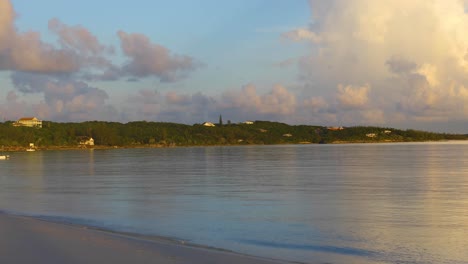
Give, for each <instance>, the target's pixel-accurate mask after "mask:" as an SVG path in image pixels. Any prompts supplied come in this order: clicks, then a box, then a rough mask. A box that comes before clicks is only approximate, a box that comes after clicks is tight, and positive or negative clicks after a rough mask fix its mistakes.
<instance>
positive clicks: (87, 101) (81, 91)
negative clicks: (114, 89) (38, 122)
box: [11, 72, 116, 121]
mask: <svg viewBox="0 0 468 264" xmlns="http://www.w3.org/2000/svg"><path fill="white" fill-rule="evenodd" d="M11 78H12V82H13V84H14V86H15V88H16V89H18V90H19V91H21V92H22V93H36V94H42V95H43V98H44V101H42V102H41V103H39V104H32V107H33V108H34V109H35V113H38V116H39V117H41V118H44V119H48V120H57V121H70V120H73V121H84V120H95V119H107V120H112V119H115V118H116V117H115V116H113V114H115V111H114V109H113V108H112V107H110V106H108V105H106V104H105V102H106V100H107V99H108V95H107V93H106V92H105V91H104V90H101V89H98V88H94V87H90V86H88V84H86V83H84V82H79V81H74V80H72V79H68V78H66V77H57V78H53V77H51V76H44V75H40V74H34V73H23V72H16V73H13V74H12V76H11Z"/></svg>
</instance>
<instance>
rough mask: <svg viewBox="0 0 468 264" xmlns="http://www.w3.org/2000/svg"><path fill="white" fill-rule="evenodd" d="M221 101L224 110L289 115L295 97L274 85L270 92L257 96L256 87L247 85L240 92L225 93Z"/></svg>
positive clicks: (293, 107) (294, 102)
mask: <svg viewBox="0 0 468 264" xmlns="http://www.w3.org/2000/svg"><path fill="white" fill-rule="evenodd" d="M223 100H224V104H225V107H226V108H234V109H239V110H241V111H245V112H252V113H260V114H269V115H290V114H293V113H294V111H295V109H296V96H295V95H294V94H292V93H291V92H289V91H288V90H287V89H286V88H285V87H284V86H281V85H276V86H274V87H273V89H272V90H271V91H270V92H268V93H266V94H263V95H259V94H258V93H257V89H256V87H255V86H254V85H252V84H249V85H246V86H244V87H243V88H242V90H240V91H228V92H225V93H224V94H223Z"/></svg>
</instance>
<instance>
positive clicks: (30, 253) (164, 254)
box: [0, 213, 284, 264]
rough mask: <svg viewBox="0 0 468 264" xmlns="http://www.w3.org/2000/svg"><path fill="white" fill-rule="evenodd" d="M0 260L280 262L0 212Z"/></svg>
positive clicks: (22, 262)
mask: <svg viewBox="0 0 468 264" xmlns="http://www.w3.org/2000/svg"><path fill="white" fill-rule="evenodd" d="M0 263H5V264H8V263H15V264H25V263H49V264H50V263H70V264H72V263H73V264H80V263H113V264H118V263H132V264H138V263H158V264H165V263H190V264H197V263H200V264H202V263H203V264H209V263H223V264H229V263H243V264H250V263H252V264H253V263H256V264H278V263H284V262H280V261H274V260H268V259H261V258H256V257H251V256H245V255H241V254H236V253H232V252H225V251H219V250H215V249H208V248H203V247H196V246H190V245H184V244H182V243H179V242H175V241H170V240H167V241H166V240H164V239H159V240H158V239H154V238H151V239H148V238H145V237H139V236H130V235H126V234H118V233H113V232H107V231H102V230H96V229H91V228H88V227H85V226H74V225H67V224H61V223H52V222H48V221H44V220H40V219H35V218H32V217H23V216H14V215H8V214H3V213H0Z"/></svg>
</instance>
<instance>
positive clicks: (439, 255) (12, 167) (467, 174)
mask: <svg viewBox="0 0 468 264" xmlns="http://www.w3.org/2000/svg"><path fill="white" fill-rule="evenodd" d="M10 156H11V158H10V160H6V161H0V210H4V211H10V212H17V213H22V214H32V215H41V216H47V217H52V218H53V219H55V220H63V221H71V222H74V223H78V224H87V225H92V226H98V227H105V228H109V229H114V230H119V231H126V232H134V233H141V234H146V235H161V236H168V237H174V238H179V239H184V240H187V241H190V242H192V243H197V244H202V245H207V246H214V247H218V248H225V249H230V250H234V251H238V252H243V253H247V254H253V255H258V256H266V257H272V258H279V259H286V260H289V261H301V262H305V263H322V262H327V263H468V144H467V143H463V142H450V143H419V144H372V145H367V144H357V145H291V146H251V147H250V146H249V147H207V148H203V147H200V148H169V149H125V150H94V151H93V150H81V151H37V152H34V153H27V152H24V153H11V155H10Z"/></svg>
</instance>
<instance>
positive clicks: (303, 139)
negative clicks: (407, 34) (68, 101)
mask: <svg viewBox="0 0 468 264" xmlns="http://www.w3.org/2000/svg"><path fill="white" fill-rule="evenodd" d="M12 124H13V122H11V121H7V122H4V123H0V146H3V147H24V146H28V145H29V143H34V144H35V145H36V146H39V147H53V146H55V147H57V146H64V147H75V146H77V145H79V143H80V141H81V140H82V139H83V138H93V139H94V142H95V144H96V145H101V146H120V147H131V146H136V147H138V146H201V145H245V144H298V143H336V142H409V141H434V140H449V139H460V140H463V139H467V138H468V136H467V135H465V134H444V133H432V132H425V131H417V130H398V129H392V128H380V127H366V126H356V127H346V128H344V129H342V130H330V129H328V128H327V127H323V126H311V125H288V124H284V123H279V122H270V121H255V122H254V123H253V124H230V123H229V124H223V123H222V119H221V117H220V122H219V123H218V124H217V125H216V126H215V127H205V126H203V125H202V124H194V125H186V124H177V123H165V122H146V121H138V122H129V123H125V124H124V123H118V122H104V121H88V122H81V123H57V122H49V121H44V122H43V127H42V128H31V127H14V126H13V125H12ZM369 135H373V136H372V137H370V136H369Z"/></svg>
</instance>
